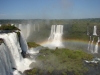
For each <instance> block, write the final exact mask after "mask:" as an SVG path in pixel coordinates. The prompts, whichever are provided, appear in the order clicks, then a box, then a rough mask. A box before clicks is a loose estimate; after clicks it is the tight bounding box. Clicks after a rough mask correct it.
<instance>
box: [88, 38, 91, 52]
mask: <svg viewBox="0 0 100 75" xmlns="http://www.w3.org/2000/svg"><path fill="white" fill-rule="evenodd" d="M90 47H91V36H90V41H89V43H88V51H90Z"/></svg>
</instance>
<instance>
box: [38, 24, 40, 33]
mask: <svg viewBox="0 0 100 75" xmlns="http://www.w3.org/2000/svg"><path fill="white" fill-rule="evenodd" d="M39 30H40V27H39V24H38V32H39Z"/></svg>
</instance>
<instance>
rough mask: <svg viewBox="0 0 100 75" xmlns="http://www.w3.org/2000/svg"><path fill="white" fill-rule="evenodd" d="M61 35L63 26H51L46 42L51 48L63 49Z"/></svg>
mask: <svg viewBox="0 0 100 75" xmlns="http://www.w3.org/2000/svg"><path fill="white" fill-rule="evenodd" d="M62 35H63V25H52V26H51V33H50V36H49V38H48V41H49V42H50V43H51V45H52V46H55V47H63V44H62Z"/></svg>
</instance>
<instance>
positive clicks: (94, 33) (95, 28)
mask: <svg viewBox="0 0 100 75" xmlns="http://www.w3.org/2000/svg"><path fill="white" fill-rule="evenodd" d="M96 30H97V27H96V26H94V30H93V35H95V36H97V33H96Z"/></svg>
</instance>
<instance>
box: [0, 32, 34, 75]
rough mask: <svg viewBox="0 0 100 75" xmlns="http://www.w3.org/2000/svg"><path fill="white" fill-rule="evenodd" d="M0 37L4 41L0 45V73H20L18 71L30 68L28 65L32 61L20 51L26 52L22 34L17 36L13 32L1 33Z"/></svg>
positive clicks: (18, 74) (16, 74) (10, 74)
mask: <svg viewBox="0 0 100 75" xmlns="http://www.w3.org/2000/svg"><path fill="white" fill-rule="evenodd" d="M0 38H2V39H3V41H4V43H1V45H0V75H20V73H19V71H21V72H23V71H24V70H26V69H30V67H29V65H30V64H31V63H32V62H33V61H32V60H30V59H27V58H23V57H22V55H21V52H24V53H27V52H28V51H27V50H28V47H27V44H26V41H25V40H24V39H23V37H22V35H20V38H18V35H17V33H15V32H13V33H2V34H0Z"/></svg>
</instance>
